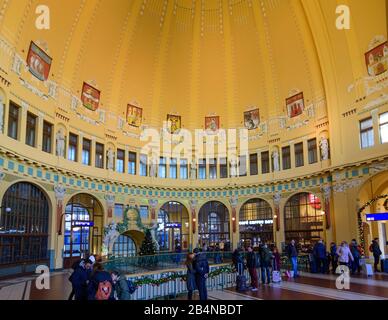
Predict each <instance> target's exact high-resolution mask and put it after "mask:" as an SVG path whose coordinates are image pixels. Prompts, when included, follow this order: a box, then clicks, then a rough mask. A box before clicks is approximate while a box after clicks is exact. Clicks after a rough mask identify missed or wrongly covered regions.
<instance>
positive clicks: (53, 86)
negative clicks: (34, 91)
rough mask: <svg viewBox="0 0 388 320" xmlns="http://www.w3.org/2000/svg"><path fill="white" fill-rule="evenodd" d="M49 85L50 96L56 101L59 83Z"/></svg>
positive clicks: (49, 83)
mask: <svg viewBox="0 0 388 320" xmlns="http://www.w3.org/2000/svg"><path fill="white" fill-rule="evenodd" d="M47 85H48V96H49V97H51V98H53V99H54V100H55V99H56V96H57V87H58V85H57V83H55V82H54V81H47Z"/></svg>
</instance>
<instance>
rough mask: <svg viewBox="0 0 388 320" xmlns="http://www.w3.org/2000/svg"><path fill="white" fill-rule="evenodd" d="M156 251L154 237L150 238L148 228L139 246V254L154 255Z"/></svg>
mask: <svg viewBox="0 0 388 320" xmlns="http://www.w3.org/2000/svg"><path fill="white" fill-rule="evenodd" d="M155 253H156V246H155V242H154V239H152V235H151V231H150V230H149V229H147V230H146V232H145V238H144V240H143V243H142V244H141V247H140V252H139V255H141V256H149V255H154V254H155Z"/></svg>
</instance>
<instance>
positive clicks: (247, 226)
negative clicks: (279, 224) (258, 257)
mask: <svg viewBox="0 0 388 320" xmlns="http://www.w3.org/2000/svg"><path fill="white" fill-rule="evenodd" d="M239 227H240V241H242V242H243V243H244V245H246V246H248V245H253V246H257V245H258V244H259V242H260V241H263V242H266V243H268V242H270V243H272V242H273V240H274V237H273V216H272V208H271V206H270V205H269V204H268V202H267V201H265V200H263V199H251V200H248V201H247V202H245V203H244V204H243V206H242V207H241V209H240V215H239Z"/></svg>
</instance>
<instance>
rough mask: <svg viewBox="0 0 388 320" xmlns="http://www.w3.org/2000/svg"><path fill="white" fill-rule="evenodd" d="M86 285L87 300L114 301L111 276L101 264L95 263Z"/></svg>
mask: <svg viewBox="0 0 388 320" xmlns="http://www.w3.org/2000/svg"><path fill="white" fill-rule="evenodd" d="M93 269H94V271H93V274H92V276H91V277H90V281H89V284H88V300H115V298H114V291H113V281H112V276H111V274H110V273H109V272H107V271H105V270H104V268H103V266H102V264H100V263H95V264H94V266H93Z"/></svg>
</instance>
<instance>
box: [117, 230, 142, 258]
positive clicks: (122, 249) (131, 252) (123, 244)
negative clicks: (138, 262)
mask: <svg viewBox="0 0 388 320" xmlns="http://www.w3.org/2000/svg"><path fill="white" fill-rule="evenodd" d="M112 255H113V256H115V257H133V256H136V245H135V242H134V241H133V239H132V238H131V237H130V236H128V235H126V234H121V235H120V236H119V237H118V238H117V240H116V241H115V243H114V244H113V249H112Z"/></svg>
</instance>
